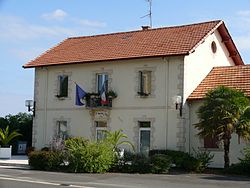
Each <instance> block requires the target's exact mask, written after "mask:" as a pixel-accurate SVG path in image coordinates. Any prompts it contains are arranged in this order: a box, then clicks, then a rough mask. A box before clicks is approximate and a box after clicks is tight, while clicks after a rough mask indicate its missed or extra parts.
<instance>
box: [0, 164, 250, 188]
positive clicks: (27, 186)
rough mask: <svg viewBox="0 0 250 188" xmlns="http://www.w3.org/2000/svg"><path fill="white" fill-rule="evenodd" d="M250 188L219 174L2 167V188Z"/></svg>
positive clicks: (247, 183) (245, 182)
mask: <svg viewBox="0 0 250 188" xmlns="http://www.w3.org/2000/svg"><path fill="white" fill-rule="evenodd" d="M13 187H19V188H56V187H72V188H142V187H143V188H182V187H185V188H201V187H204V188H215V187H216V188H222V187H227V188H231V187H232V188H249V187H250V178H240V177H227V176H216V175H197V174H181V175H152V174H144V175H140V174H112V173H110V174H109V173H108V174H73V173H72V174H70V173H55V172H41V171H31V170H22V169H8V168H3V167H0V188H13Z"/></svg>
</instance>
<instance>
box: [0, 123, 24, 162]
mask: <svg viewBox="0 0 250 188" xmlns="http://www.w3.org/2000/svg"><path fill="white" fill-rule="evenodd" d="M21 135H22V134H20V133H18V132H17V131H16V130H14V131H12V132H10V129H9V126H7V127H6V129H1V128H0V145H1V147H0V158H11V146H10V145H9V143H10V141H11V140H13V139H14V138H15V137H17V136H21Z"/></svg>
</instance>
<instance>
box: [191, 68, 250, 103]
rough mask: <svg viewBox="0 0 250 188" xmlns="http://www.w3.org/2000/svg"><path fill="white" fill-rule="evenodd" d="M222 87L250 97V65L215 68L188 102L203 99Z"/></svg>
mask: <svg viewBox="0 0 250 188" xmlns="http://www.w3.org/2000/svg"><path fill="white" fill-rule="evenodd" d="M222 85H223V86H227V87H230V88H235V89H239V90H242V91H243V92H244V93H245V94H246V95H247V96H249V97H250V65H243V66H228V67H214V68H213V69H212V70H211V72H210V73H209V74H208V75H207V76H206V78H204V80H203V81H202V82H201V83H200V85H199V86H198V87H197V88H196V89H195V90H194V91H193V93H191V95H190V96H189V97H188V100H195V99H202V98H204V97H205V95H206V93H207V92H208V91H209V90H211V89H214V88H216V87H217V86H222Z"/></svg>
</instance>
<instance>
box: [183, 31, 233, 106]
mask: <svg viewBox="0 0 250 188" xmlns="http://www.w3.org/2000/svg"><path fill="white" fill-rule="evenodd" d="M213 41H214V42H215V43H216V46H217V51H216V53H213V52H212V50H211V43H212V42H213ZM221 41H222V38H221V36H220V34H219V33H218V31H217V30H216V31H215V32H214V33H213V34H211V35H210V36H208V37H207V38H206V39H205V41H204V42H203V43H202V44H200V45H199V46H198V47H197V48H196V49H195V51H194V52H193V53H191V54H189V55H188V56H185V60H184V101H185V100H186V98H187V97H188V96H189V95H190V94H191V93H192V92H193V90H194V89H195V88H196V87H197V86H198V85H199V83H200V82H201V81H202V80H203V79H204V78H205V77H206V75H207V74H208V73H209V72H210V71H211V70H212V68H213V67H216V66H232V65H234V62H233V60H232V58H231V57H229V52H228V50H227V48H226V46H225V44H224V43H222V42H221Z"/></svg>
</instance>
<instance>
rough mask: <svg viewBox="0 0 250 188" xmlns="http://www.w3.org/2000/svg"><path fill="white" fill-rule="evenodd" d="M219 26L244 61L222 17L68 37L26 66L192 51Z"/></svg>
mask: <svg viewBox="0 0 250 188" xmlns="http://www.w3.org/2000/svg"><path fill="white" fill-rule="evenodd" d="M216 29H218V31H219V32H220V34H221V36H222V39H223V42H225V45H226V46H227V48H228V51H229V53H230V56H231V57H232V58H233V60H234V62H235V64H236V65H242V64H244V63H243V61H242V59H241V57H240V55H239V52H238V50H237V49H236V47H235V45H234V43H233V40H232V39H231V36H230V34H229V33H228V31H227V29H226V27H225V24H224V22H223V21H221V20H216V21H210V22H203V23H196V24H191V25H183V26H174V27H164V28H157V29H146V30H139V31H130V32H121V33H112V34H104V35H95V36H84V37H72V38H68V39H66V40H64V41H62V42H61V43H59V44H58V45H56V46H55V47H53V48H51V49H49V50H48V51H46V52H45V53H43V54H42V55H40V56H39V57H37V58H36V59H34V60H32V61H30V62H28V63H27V64H25V65H24V66H23V67H24V68H32V67H42V66H51V65H64V64H73V63H92V62H100V61H111V60H122V59H133V58H145V57H163V56H175V55H188V54H190V53H192V52H193V51H194V50H195V49H196V47H197V46H199V44H200V43H202V42H203V41H204V40H205V39H206V37H207V36H209V35H210V34H212V33H213V32H214V31H215V30H216Z"/></svg>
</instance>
